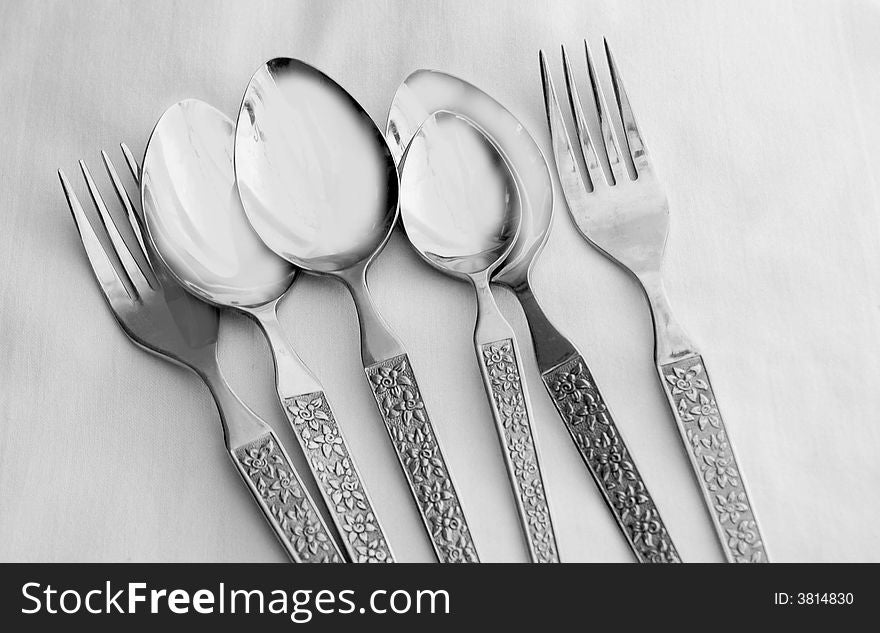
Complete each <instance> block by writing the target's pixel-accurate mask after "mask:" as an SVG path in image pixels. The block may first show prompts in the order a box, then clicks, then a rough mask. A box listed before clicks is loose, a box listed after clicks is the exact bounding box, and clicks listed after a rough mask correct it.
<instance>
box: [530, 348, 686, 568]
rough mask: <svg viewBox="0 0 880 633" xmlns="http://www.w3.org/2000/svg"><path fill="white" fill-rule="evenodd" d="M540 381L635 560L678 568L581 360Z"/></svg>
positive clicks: (666, 536) (657, 517) (574, 359)
mask: <svg viewBox="0 0 880 633" xmlns="http://www.w3.org/2000/svg"><path fill="white" fill-rule="evenodd" d="M535 345H536V346H537V345H538V342H537V341H536V342H535ZM541 378H542V379H543V381H544V386H545V387H546V388H547V392H548V393H549V394H550V398H551V399H552V400H553V404H554V405H555V407H556V411H557V412H558V413H559V417H560V418H562V421H563V422H564V423H565V428H566V429H568V432H569V434H570V435H571V439H572V440H573V441H574V444H575V446H576V447H577V449H578V451H579V452H580V454H581V457H582V458H583V460H584V463H585V464H586V465H587V468H588V469H589V471H590V474H591V475H592V476H593V479H594V480H595V482H596V485H597V486H598V487H599V490H600V492H601V493H602V496H603V497H604V499H605V503H607V504H608V507H609V508H610V509H611V512H612V514H613V515H614V518H615V519H616V520H617V524H618V525H619V526H620V529H621V531H622V532H623V534H624V536H625V537H626V540H627V543H628V544H629V546H630V548H632V551H633V553H634V554H635V556H636V559H637V560H638V561H639V562H640V563H680V562H681V559H680V558H679V555H678V551H677V550H676V548H675V545H674V544H673V542H672V539H671V538H670V537H669V532H668V531H667V529H666V525H665V524H664V523H663V519H662V518H661V517H660V512H659V511H658V510H657V506H656V504H655V503H654V499H653V498H652V497H651V494H650V492H649V491H648V487H647V486H646V485H645V482H644V480H643V479H642V475H641V473H640V472H639V469H638V468H637V467H636V463H635V461H634V460H633V458H632V456H631V455H630V452H629V449H628V448H627V446H626V443H625V442H624V441H623V437H622V436H621V435H620V432H619V431H618V430H617V425H616V424H615V423H614V420H613V419H612V417H611V411H610V410H609V409H608V407H607V406H606V404H605V400H604V398H602V394H601V393H599V388H598V387H597V386H596V382H595V381H594V380H593V376H592V375H591V374H590V370H589V368H588V367H587V363H586V362H585V361H584V359H583V358H582V357H581V355H580V354H579V353H577V352H576V353H575V354H574V355H573V356H572V357H571V358H569V359H568V360H566V361H565V362H563V363H562V364H560V365H559V366H557V367H555V368H553V369H550V370H548V371H546V372H544V373H543V374H542V375H541Z"/></svg>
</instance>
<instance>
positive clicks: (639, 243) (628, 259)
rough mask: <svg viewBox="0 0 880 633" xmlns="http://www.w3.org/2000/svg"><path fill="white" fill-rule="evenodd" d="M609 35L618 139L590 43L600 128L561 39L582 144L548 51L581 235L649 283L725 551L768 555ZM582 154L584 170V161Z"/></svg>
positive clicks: (567, 190)
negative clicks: (688, 316) (673, 264)
mask: <svg viewBox="0 0 880 633" xmlns="http://www.w3.org/2000/svg"><path fill="white" fill-rule="evenodd" d="M604 44H605V55H606V57H607V60H608V68H609V71H610V73H611V80H612V85H613V87H614V97H615V105H616V106H617V110H618V112H619V114H620V119H621V122H622V124H623V129H624V132H625V134H624V135H623V137H622V142H621V141H619V138H618V134H617V133H616V132H615V130H614V126H613V124H612V122H611V118H610V116H609V109H608V102H607V101H606V99H605V94H604V92H603V90H602V87H601V85H600V84H599V82H598V80H597V78H596V72H595V69H594V67H593V59H592V55H591V53H590V48H589V45H588V44H587V42H586V40H584V51H585V56H586V62H587V74H588V77H589V81H590V87H591V92H592V98H591V99H587V108H588V109H589V111H590V114H591V116H592V117H593V120H594V121H595V120H598V124H599V125H598V128H599V130H600V133H601V136H600V135H597V134H595V133H594V132H593V131H592V130H591V129H590V127H589V125H588V121H587V117H586V115H585V113H584V108H583V106H582V103H581V100H580V96H579V94H578V90H577V87H576V85H575V81H574V77H573V73H572V68H571V64H570V63H569V60H568V55H567V54H566V52H565V47H564V46H563V47H562V64H563V71H564V75H565V83H566V88H567V91H568V98H569V105H570V107H571V111H572V113H573V115H574V121H575V126H576V129H577V138H578V145H577V148H578V149H577V150H576V149H574V147H573V144H572V142H571V136H570V135H569V132H568V129H567V127H566V124H565V121H564V119H563V116H562V111H561V109H560V107H559V100H558V98H557V96H556V89H555V87H554V85H553V78H552V77H551V75H550V73H549V71H548V70H547V63H546V59H545V57H544V52H543V51H541V53H540V65H541V80H542V84H543V89H544V105H545V108H546V110H547V120H548V123H549V126H550V136H551V142H552V146H553V155H554V158H555V160H556V171H557V174H558V176H559V181H560V184H561V186H562V191H563V193H564V194H565V199H566V202H567V203H568V210H569V213H571V216H572V219H573V220H574V222H575V224H576V225H577V227H578V230H579V231H580V233H581V235H583V237H584V238H586V239H587V241H588V242H590V243H591V244H592V245H593V246H595V247H596V248H597V249H599V250H600V251H601V252H602V253H603V254H605V255H606V256H607V257H609V258H610V259H611V260H612V261H614V262H616V263H617V264H618V265H620V266H622V267H623V268H624V269H625V270H628V271H629V272H630V273H631V274H632V275H633V276H635V278H636V280H637V281H638V282H639V284H640V285H641V286H642V289H643V290H644V293H645V296H646V298H647V300H648V305H649V308H650V311H651V317H652V320H653V324H654V361H655V365H656V367H657V372H658V375H659V377H660V382H661V383H662V385H663V388H664V391H665V393H666V398H667V401H668V402H669V406H670V407H671V409H672V413H673V416H674V418H675V422H676V425H677V427H678V430H679V433H680V435H681V439H682V441H683V442H684V444H685V447H686V450H687V454H688V457H689V459H690V462H691V467H692V469H693V471H694V475H695V476H696V478H697V481H698V482H699V485H700V490H701V492H702V494H703V498H704V501H705V503H706V505H707V507H708V510H709V514H710V516H711V517H712V522H713V524H714V527H715V531H716V532H717V534H718V538H719V541H720V544H721V547H722V549H723V551H724V555H725V557H726V559H727V560H728V562H747V563H758V562H767V560H768V559H767V550H766V547H765V545H764V541H763V538H762V536H761V532H760V529H759V527H758V522H757V518H756V516H755V511H754V509H753V507H752V502H751V499H750V498H749V493H748V491H747V489H746V483H745V481H744V479H743V475H742V472H741V470H740V467H739V464H738V462H737V459H736V456H735V453H734V450H733V445H732V443H731V440H730V437H729V434H728V432H727V428H726V426H725V424H724V420H723V419H722V417H721V413H720V412H719V410H718V405H717V404H716V401H715V392H714V389H713V387H712V384H711V382H710V380H709V374H708V372H707V371H706V368H705V364H704V362H703V358H702V356H701V354H700V352H699V351H698V349H697V347H696V346H695V345H694V344H693V343H692V342H691V341H690V339H689V338H688V336H687V335H686V334H685V332H684V330H683V329H682V327H681V326H680V325H679V324H678V322H677V321H676V320H675V318H674V317H673V315H672V311H671V308H670V305H669V302H668V300H667V298H666V291H665V289H664V287H663V281H662V277H661V274H660V268H661V263H662V260H663V253H664V250H665V247H666V236H667V233H668V230H669V203H668V201H667V198H666V194H665V192H664V190H663V187H662V186H661V184H660V182H659V181H658V180H657V177H656V174H655V172H654V167H653V165H652V163H651V160H650V158H649V156H648V152H647V150H646V148H645V143H644V140H643V138H642V133H641V132H640V131H639V128H638V126H637V125H636V120H635V117H634V115H633V110H632V107H631V106H630V102H629V99H628V98H627V95H626V92H625V90H624V88H623V83H622V82H621V79H620V73H619V72H618V69H617V66H616V64H615V63H614V58H613V56H612V54H611V49H610V47H609V46H608V42H607V40H605V42H604ZM621 146H623V147H624V150H621ZM624 152H627V153H629V156H630V158H631V159H632V163H633V168H634V170H635V178H631V177H630V173H629V170H628V167H627V161H626V158H625V155H624ZM600 153H601V154H602V155H604V157H606V158H607V162H608V166H609V168H610V172H611V173H610V174H609V173H607V171H606V170H605V169H604V168H603V166H602V163H601V158H600ZM576 155H579V157H576ZM579 160H580V161H582V162H583V165H584V167H585V169H584V171H585V172H586V174H584V173H583V172H582V170H581V169H580V167H579V165H578V161H579ZM584 176H586V177H584Z"/></svg>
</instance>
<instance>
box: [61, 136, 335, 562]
mask: <svg viewBox="0 0 880 633" xmlns="http://www.w3.org/2000/svg"><path fill="white" fill-rule="evenodd" d="M121 147H122V152H123V154H124V156H125V159H126V163H127V164H128V167H129V170H130V171H131V174H132V176H133V177H134V179H135V181H139V174H140V170H139V168H138V165H137V162H136V161H135V160H134V157H133V155H132V153H131V151H129V149H128V147H126V146H125V144H124V143H123V144H122V146H121ZM101 158H102V159H103V161H104V166H105V168H106V169H107V173H108V174H109V176H110V180H111V182H112V183H113V188H114V189H115V191H116V195H117V196H118V198H119V201H120V203H121V204H122V205H123V207H124V208H125V211H126V215H127V217H128V223H129V224H130V227H131V230H132V231H133V233H134V236H135V239H136V241H137V246H136V247H134V246H133V247H132V248H137V249H138V250H140V254H139V258H140V259H142V260H143V261H145V262H146V265H143V264H139V263H138V261H137V259H136V258H135V257H134V256H133V254H132V251H131V250H129V246H128V245H127V244H126V242H125V240H124V239H123V238H122V235H121V233H120V231H119V229H118V227H117V225H116V223H115V220H114V219H113V217H112V216H111V215H110V213H109V211H108V210H107V206H106V204H105V203H104V200H103V198H102V197H101V194H100V192H99V191H98V188H97V187H96V185H95V181H94V180H93V179H92V175H91V173H90V172H89V169H88V167H86V164H85V163H84V162H83V161H80V162H79V165H80V169H81V170H82V173H83V177H84V178H85V181H86V186H87V187H88V190H89V194H90V196H91V198H92V201H93V202H94V204H95V207H96V208H97V210H98V215H99V216H100V218H101V223H102V225H103V230H104V233H105V235H106V237H107V238H109V242H110V244H111V246H112V248H113V251H114V253H115V254H116V257H117V258H118V260H119V264H121V270H119V269H117V267H116V266H115V265H114V264H113V263H112V258H111V257H110V256H109V255H108V253H107V252H106V251H105V249H104V246H102V244H101V241H100V240H99V239H98V236H97V234H96V233H95V230H94V229H93V228H92V225H91V222H90V221H89V220H88V218H87V217H86V215H85V213H84V212H83V208H82V206H81V205H80V203H79V200H78V199H77V197H76V194H75V193H74V192H73V189H72V188H71V186H70V182H69V181H68V180H67V177H66V176H65V175H64V172H62V171H61V170H58V177H59V178H60V179H61V187H62V188H63V189H64V195H65V197H66V199H67V204H68V206H69V207H70V211H71V213H72V214H73V220H74V222H75V223H76V228H77V230H78V231H79V236H80V239H81V240H82V244H83V247H84V248H85V251H86V255H87V256H88V259H89V263H90V264H91V267H92V271H93V272H94V273H95V277H96V278H97V280H98V285H99V286H100V288H101V291H102V293H103V295H104V298H105V299H106V300H107V303H108V305H109V306H110V310H111V312H113V315H114V316H115V317H116V320H117V321H118V322H119V325H120V326H121V327H122V329H123V330H124V331H125V333H126V334H127V335H128V337H129V338H130V339H131V340H132V341H134V342H135V343H136V344H137V345H139V346H140V347H142V348H144V349H146V350H147V351H148V352H152V353H153V354H156V355H157V356H161V357H163V358H166V359H168V360H170V361H173V362H175V363H178V364H181V365H183V366H185V367H188V368H189V369H192V370H193V371H194V372H196V373H197V374H198V375H199V376H200V377H201V378H202V380H204V381H205V383H206V384H207V385H208V388H209V389H210V391H211V394H212V395H213V396H214V401H215V402H216V404H217V409H218V410H219V412H220V421H221V423H222V425H223V436H224V439H225V442H226V448H227V450H228V451H229V455H230V456H231V457H232V461H233V463H234V464H235V467H236V468H237V469H238V472H239V474H240V475H241V476H242V478H243V479H244V481H245V483H246V484H247V486H248V490H250V492H251V494H252V495H253V496H254V499H255V500H256V502H257V504H258V505H259V507H260V510H262V512H263V514H264V515H265V517H266V519H267V520H268V521H269V524H270V525H271V526H272V529H273V530H274V531H275V535H276V536H277V537H278V539H279V540H280V541H281V544H282V545H283V546H284V548H285V550H286V551H287V554H288V555H289V556H290V558H291V559H292V560H294V561H295V562H304V563H305V562H307V563H335V562H343V559H342V554H341V552H340V550H339V548H338V546H337V545H336V542H335V541H334V539H333V536H332V535H331V533H330V531H329V530H328V529H327V526H326V525H325V523H324V521H323V519H322V517H321V515H320V513H319V512H318V510H317V508H316V507H315V504H314V502H313V501H312V499H311V497H310V496H309V493H308V491H307V490H306V489H305V487H304V486H303V484H302V481H301V480H300V478H299V476H298V474H297V472H296V470H295V469H294V467H293V464H292V462H291V461H290V457H288V455H287V453H286V452H285V450H284V448H283V447H282V445H281V442H279V441H278V438H277V437H276V436H275V433H274V432H273V431H272V429H271V428H270V427H269V425H268V424H266V423H265V422H264V421H263V420H261V419H260V418H259V417H257V415H256V414H255V413H254V412H253V411H251V410H250V409H249V408H248V407H247V406H246V405H245V404H244V403H243V402H242V401H241V400H239V399H238V397H237V396H236V395H235V394H234V393H233V392H232V390H231V389H230V387H229V385H228V383H227V382H226V379H225V378H224V377H223V375H222V374H221V372H220V366H219V364H218V362H217V334H218V329H219V317H218V311H217V309H216V308H214V307H212V306H209V305H208V304H206V303H204V302H202V301H199V300H198V299H196V298H195V297H193V296H192V295H190V294H189V293H187V292H186V291H185V290H184V289H183V288H181V287H180V286H179V285H178V284H177V282H176V281H175V280H174V279H173V278H172V277H171V274H170V272H169V271H168V270H167V269H166V268H165V266H164V264H162V262H161V260H160V259H159V257H158V256H157V254H156V253H155V251H154V250H153V247H152V244H151V243H150V241H149V240H144V239H143V233H142V231H141V227H142V221H143V218H142V217H140V216H139V215H138V214H137V212H136V211H135V205H134V204H133V203H132V201H131V199H130V198H129V196H128V193H127V192H126V190H125V187H124V186H123V184H122V180H121V179H120V177H119V175H118V173H117V172H116V170H115V169H114V167H113V164H112V163H111V162H110V158H109V157H108V156H107V154H106V152H103V151H102V152H101Z"/></svg>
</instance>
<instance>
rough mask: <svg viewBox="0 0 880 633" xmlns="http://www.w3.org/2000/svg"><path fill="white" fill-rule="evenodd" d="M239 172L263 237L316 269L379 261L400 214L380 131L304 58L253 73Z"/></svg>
mask: <svg viewBox="0 0 880 633" xmlns="http://www.w3.org/2000/svg"><path fill="white" fill-rule="evenodd" d="M235 171H236V177H237V180H238V187H239V192H240V194H241V199H242V202H243V203H244V208H245V211H246V213H247V217H248V219H249V220H250V222H251V224H252V225H253V227H254V229H255V230H256V232H257V233H258V234H259V235H260V237H261V238H262V239H263V241H264V242H265V243H266V245H267V246H268V247H269V248H271V249H272V250H273V251H275V252H276V253H278V254H279V255H280V256H281V257H283V258H284V259H286V260H288V261H290V262H292V263H294V264H296V265H297V266H300V267H301V268H303V269H305V270H308V271H311V272H317V273H338V272H340V271H342V270H345V269H347V268H351V267H353V266H356V265H357V264H360V263H362V262H364V261H365V260H368V259H370V258H372V257H373V256H374V255H375V254H376V253H377V252H378V251H379V250H381V248H382V246H383V245H384V244H385V241H386V240H387V239H388V236H389V235H390V233H391V229H392V228H393V226H394V222H395V220H396V218H397V172H396V169H395V166H394V160H393V158H392V157H391V152H390V151H389V149H388V146H387V145H386V144H385V142H384V139H383V138H382V134H381V132H380V131H379V130H378V128H376V125H375V124H374V123H373V120H372V119H371V118H370V116H369V115H368V114H367V113H366V112H365V111H364V110H363V108H361V106H360V104H358V103H357V101H355V100H354V98H353V97H351V95H349V94H348V93H347V92H346V91H345V90H344V89H343V88H342V87H341V86H339V85H338V84H337V83H336V82H335V81H333V80H332V79H331V78H330V77H328V76H327V75H325V74H324V73H322V72H321V71H319V70H317V69H316V68H313V67H312V66H310V65H308V64H306V63H304V62H301V61H299V60H296V59H290V58H276V59H273V60H270V61H269V62H267V63H266V64H264V65H263V66H262V67H261V68H260V69H259V70H257V72H256V73H255V74H254V76H253V77H252V79H251V81H250V84H249V85H248V88H247V91H246V92H245V95H244V99H243V101H242V106H241V110H240V111H239V117H238V125H237V128H236V140H235Z"/></svg>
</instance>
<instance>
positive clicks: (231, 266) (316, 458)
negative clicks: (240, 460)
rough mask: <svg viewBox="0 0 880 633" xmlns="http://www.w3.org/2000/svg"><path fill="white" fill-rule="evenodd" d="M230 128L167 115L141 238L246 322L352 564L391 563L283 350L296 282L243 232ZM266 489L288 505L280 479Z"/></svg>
mask: <svg viewBox="0 0 880 633" xmlns="http://www.w3.org/2000/svg"><path fill="white" fill-rule="evenodd" d="M234 134H235V128H234V124H233V123H232V121H231V120H230V119H229V118H228V117H227V116H226V115H224V114H223V113H222V112H220V111H219V110H217V109H216V108H214V107H212V106H210V105H208V104H207V103H204V102H202V101H198V100H195V99H189V100H186V101H181V102H179V103H176V104H175V105H173V106H171V107H170V108H168V110H166V111H165V114H163V115H162V118H161V119H159V122H158V123H157V124H156V128H155V129H154V130H153V134H152V136H151V138H150V141H149V145H148V147H147V153H146V158H145V160H144V168H143V192H144V193H143V195H144V213H145V216H146V225H147V229H148V232H149V237H150V239H151V241H152V242H153V244H154V245H155V247H156V251H157V252H158V254H159V256H160V258H161V259H162V261H163V262H164V263H165V264H166V265H167V266H168V268H169V269H170V271H171V272H172V274H173V275H174V276H175V277H176V278H177V279H178V280H179V281H180V283H181V285H183V287H184V288H186V289H187V290H189V291H190V292H191V293H192V294H194V295H196V296H197V297H199V298H200V299H202V300H204V301H207V302H208V303H211V304H213V305H216V306H220V307H228V308H233V309H235V310H239V311H241V312H243V313H245V314H247V315H249V316H250V317H252V318H253V319H254V320H255V321H256V322H257V323H258V324H259V325H260V328H261V329H262V330H263V333H264V334H265V335H266V339H267V341H268V342H269V346H270V348H271V349H272V353H273V356H274V359H275V378H276V387H277V391H278V398H279V400H280V401H281V404H282V406H283V408H284V411H285V413H286V414H287V417H288V419H289V421H290V424H291V426H292V428H293V431H294V434H295V435H296V438H297V440H298V441H299V443H300V446H301V447H302V450H303V453H304V454H305V456H306V460H307V462H308V464H309V467H310V468H311V469H312V474H313V475H314V476H315V479H316V480H317V482H318V488H319V489H320V491H321V495H322V496H323V498H324V502H325V503H326V504H327V507H328V509H329V510H330V515H331V517H332V519H333V522H334V523H335V524H336V527H337V529H338V530H339V534H340V535H342V537H343V541H344V543H345V548H346V551H347V554H348V556H349V558H350V560H352V561H353V562H393V555H392V553H391V550H390V548H389V546H388V541H387V539H386V538H385V534H384V532H383V530H382V527H381V525H380V523H379V520H378V518H377V516H376V513H375V511H374V510H373V505H372V503H371V501H370V498H369V496H368V495H367V491H366V488H365V486H364V483H363V480H362V478H361V475H360V473H359V471H358V469H357V466H356V465H355V462H354V459H353V457H352V455H351V451H350V450H349V447H348V444H347V443H346V441H345V439H344V438H343V435H342V432H341V429H340V428H339V426H338V424H337V423H336V420H335V418H334V416H333V412H332V411H331V409H330V405H329V403H328V401H327V398H326V397H325V395H324V392H323V388H322V387H321V384H320V383H319V382H318V380H317V379H316V378H315V376H314V375H313V374H312V372H311V371H309V369H308V368H307V367H306V366H305V365H304V364H303V362H302V361H301V360H300V358H299V357H298V356H297V354H296V352H294V351H293V349H292V348H291V347H290V345H289V344H288V342H287V340H286V339H285V337H284V333H283V331H282V329H281V326H280V324H279V323H278V317H277V313H276V311H277V307H278V303H279V302H280V301H281V298H282V297H283V296H284V295H285V293H286V292H287V290H288V288H289V287H290V285H291V283H292V282H293V280H294V278H295V274H296V269H295V268H294V267H293V266H292V265H291V264H290V263H289V262H287V261H285V260H283V259H281V258H280V257H278V256H277V255H275V253H273V252H272V251H270V250H269V249H268V248H266V246H265V245H264V244H263V242H262V241H261V240H260V238H259V237H257V235H256V234H255V233H254V231H253V229H252V228H251V227H250V225H249V224H248V221H247V218H246V217H245V215H244V211H243V209H242V208H241V202H240V201H239V197H238V192H237V191H236V188H235V172H234V170H233V164H232V157H233V143H234ZM277 474H278V476H277V477H275V479H274V481H271V480H270V481H265V482H264V490H263V491H261V492H262V493H263V494H265V495H269V496H276V495H277V496H278V497H279V500H280V501H281V502H282V503H287V502H288V499H287V497H288V496H290V495H291V489H290V488H289V487H288V486H287V485H286V483H287V482H288V480H289V475H288V474H286V473H285V472H279V473H277Z"/></svg>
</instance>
